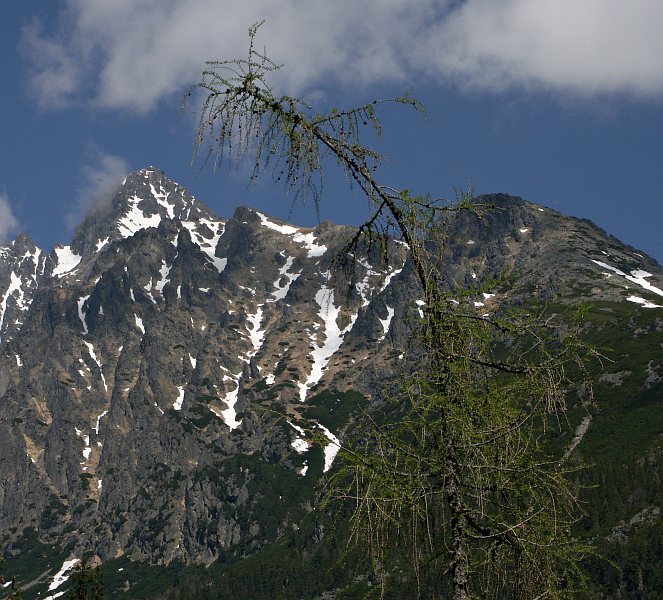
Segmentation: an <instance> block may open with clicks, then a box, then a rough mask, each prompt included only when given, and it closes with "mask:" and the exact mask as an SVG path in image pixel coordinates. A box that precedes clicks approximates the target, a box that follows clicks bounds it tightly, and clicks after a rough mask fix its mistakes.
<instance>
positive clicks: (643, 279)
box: [591, 259, 663, 296]
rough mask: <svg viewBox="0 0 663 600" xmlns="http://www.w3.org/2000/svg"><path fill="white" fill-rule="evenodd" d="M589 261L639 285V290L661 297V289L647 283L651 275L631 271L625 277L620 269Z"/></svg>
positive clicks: (639, 271)
mask: <svg viewBox="0 0 663 600" xmlns="http://www.w3.org/2000/svg"><path fill="white" fill-rule="evenodd" d="M591 261H592V262H593V263H594V264H597V265H598V266H599V267H602V268H603V269H607V270H608V271H612V272H613V273H616V274H617V275H621V276H622V277H624V278H625V279H627V280H628V281H630V282H631V283H635V284H636V285H639V286H640V287H641V288H643V289H645V290H647V291H649V292H653V293H654V294H657V295H659V296H663V290H662V289H660V288H657V287H656V286H653V285H652V284H651V283H649V282H648V281H647V279H648V278H649V277H652V274H651V273H649V272H648V271H643V270H642V269H634V270H633V271H631V274H630V275H627V274H626V273H624V271H621V270H620V269H618V268H616V267H613V266H611V265H609V264H607V263H604V262H601V261H600V260H594V259H591Z"/></svg>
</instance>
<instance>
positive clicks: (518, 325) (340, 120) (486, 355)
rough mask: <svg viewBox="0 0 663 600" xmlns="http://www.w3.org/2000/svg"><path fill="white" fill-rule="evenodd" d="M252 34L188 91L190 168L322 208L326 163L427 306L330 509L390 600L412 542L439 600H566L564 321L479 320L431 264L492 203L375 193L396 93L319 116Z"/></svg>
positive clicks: (570, 554)
mask: <svg viewBox="0 0 663 600" xmlns="http://www.w3.org/2000/svg"><path fill="white" fill-rule="evenodd" d="M259 26H260V25H259V24H258V25H255V26H253V27H252V28H251V29H250V31H249V37H250V45H249V54H248V57H247V58H245V59H238V60H231V61H222V62H210V63H208V69H207V70H205V71H204V72H203V75H202V80H201V81H200V83H198V84H197V85H196V86H194V87H193V88H192V89H191V90H190V91H189V92H188V94H187V96H186V97H185V101H186V98H187V97H188V96H190V95H191V94H193V93H195V92H200V91H202V92H203V93H204V94H205V99H204V101H203V103H202V106H201V112H200V121H199V126H198V132H197V136H196V142H195V148H196V150H195V154H194V158H195V157H196V155H198V154H199V153H202V154H204V164H209V163H210V162H211V163H212V165H213V167H214V168H217V167H218V166H220V165H221V164H222V162H223V161H225V160H228V159H232V160H240V161H241V160H250V161H252V163H253V165H252V167H253V168H252V179H255V178H256V177H257V176H258V175H259V174H260V173H262V172H263V171H265V170H267V171H268V172H271V174H272V175H273V177H274V179H275V180H276V181H281V182H283V183H284V184H285V186H286V189H287V190H289V191H291V192H293V193H294V195H295V198H299V199H301V200H305V199H306V198H308V197H312V198H313V200H314V201H315V202H316V205H317V203H318V201H319V197H320V191H321V186H322V175H323V166H324V164H326V163H325V160H326V158H327V157H331V158H333V159H334V160H335V161H336V163H337V164H338V166H339V168H340V169H341V171H342V172H343V173H345V175H346V176H347V177H348V179H349V180H350V182H351V183H353V184H356V185H358V186H359V187H360V188H361V190H363V192H364V193H365V195H366V197H367V198H368V200H369V201H370V203H371V205H372V207H373V212H372V215H371V217H370V218H369V219H368V220H367V221H366V223H364V224H363V225H362V226H361V227H360V228H359V231H358V233H357V234H356V236H355V237H354V239H353V240H352V241H351V243H350V246H351V247H353V246H355V247H356V246H357V245H358V244H359V243H361V242H363V241H364V240H365V239H366V238H368V240H369V241H373V240H375V239H378V240H382V241H384V239H385V236H386V235H388V234H389V235H393V236H395V237H396V238H397V239H400V240H401V241H402V242H404V243H405V244H407V246H408V247H409V250H410V261H411V266H412V268H413V270H414V273H415V275H416V278H417V280H418V283H419V285H420V289H421V299H422V300H423V304H422V308H421V309H422V312H423V319H422V320H421V325H420V326H419V327H418V329H417V332H416V333H415V335H414V337H413V340H412V344H411V349H410V351H409V352H410V359H411V360H410V361H408V362H409V364H410V365H412V368H411V370H409V371H408V372H406V373H405V374H404V376H403V377H402V378H401V383H399V384H394V386H393V389H391V390H390V392H389V394H388V398H387V407H386V408H385V412H386V413H389V414H392V415H397V416H396V417H395V418H392V420H388V419H383V420H382V421H381V422H380V423H377V422H374V421H371V420H370V419H369V418H367V423H366V424H365V427H364V428H363V429H362V428H359V430H358V433H357V435H356V436H355V442H354V443H350V444H348V446H347V447H346V448H344V452H343V456H344V458H345V464H344V466H343V467H342V468H341V469H340V470H338V471H337V473H336V475H335V476H333V478H332V479H331V481H330V482H329V484H330V487H329V489H330V491H329V492H328V496H327V498H328V500H329V499H330V498H333V499H334V500H335V501H336V500H338V499H341V500H345V501H348V502H351V503H352V504H353V506H354V526H355V528H354V537H355V539H356V541H357V542H359V543H362V544H363V543H364V542H365V541H368V546H367V548H368V550H369V552H370V555H371V557H372V559H373V564H374V567H375V570H376V572H377V573H378V574H380V575H382V582H383V586H382V590H383V592H384V591H385V590H386V589H388V586H389V584H390V573H391V572H392V570H393V569H394V568H395V569H396V570H398V569H399V568H401V567H403V565H404V562H405V561H404V560H403V558H404V557H403V556H402V554H403V553H402V550H399V547H400V548H403V547H405V548H407V552H406V555H407V562H409V563H410V564H411V565H412V566H413V570H414V573H415V575H416V577H417V579H418V580H419V581H422V582H423V581H431V580H433V579H434V580H436V581H437V582H438V584H439V585H436V586H435V589H436V590H438V589H439V590H440V591H439V592H436V593H439V594H440V595H441V597H453V598H454V599H455V600H466V599H470V598H514V599H521V598H522V599H525V598H527V599H531V598H562V597H569V596H570V595H571V594H572V593H573V592H574V590H575V589H577V588H578V587H579V586H580V584H581V583H582V582H581V579H582V577H581V573H580V570H579V568H578V566H577V565H578V562H577V561H578V560H579V559H581V558H582V557H583V556H584V555H585V553H587V552H588V551H589V550H590V549H589V548H585V547H579V546H578V545H576V544H574V543H573V541H572V540H571V537H570V528H571V525H572V524H573V522H574V520H575V519H576V518H577V515H578V504H577V501H576V496H575V494H574V491H573V488H572V486H571V485H570V483H569V478H568V475H569V472H570V470H571V467H570V465H568V464H567V462H566V457H565V456H557V457H555V456H550V455H549V454H548V452H547V451H546V439H547V437H546V436H547V432H548V430H549V428H550V426H551V425H552V426H554V427H556V428H559V427H560V426H562V425H563V424H564V412H565V409H566V406H565V397H566V394H567V392H568V389H569V385H570V384H571V381H570V379H569V373H572V374H573V376H574V377H576V378H577V377H578V376H579V375H578V374H581V375H582V373H584V361H585V359H586V358H587V356H589V355H590V354H591V352H590V351H589V350H587V349H586V348H584V347H583V346H582V345H581V344H580V343H579V342H578V339H577V336H576V335H575V334H574V331H575V330H576V329H574V327H573V326H569V324H564V325H563V326H562V324H561V323H554V322H552V321H551V320H549V319H548V320H544V319H543V315H542V313H538V312H533V311H530V312H513V313H509V312H507V311H502V313H501V314H497V315H493V316H486V315H481V314H479V313H478V312H477V311H476V309H475V307H474V305H473V302H472V301H471V297H470V296H469V295H465V296H459V295H458V293H457V294H455V295H456V296H457V297H459V298H460V300H458V299H456V298H453V297H452V296H451V295H450V294H449V292H448V291H446V290H448V289H449V287H450V286H449V282H446V281H445V280H444V276H443V274H442V270H441V269H440V265H439V262H438V258H437V257H438V256H439V255H440V251H439V250H440V247H441V245H443V244H444V243H445V229H444V214H445V213H446V212H448V211H452V210H475V211H483V210H488V207H481V206H478V205H477V204H476V203H474V202H473V201H472V198H471V195H470V194H464V195H462V196H461V198H460V199H459V200H458V201H456V202H447V201H443V200H434V199H431V198H430V197H428V196H425V197H421V196H417V197H414V196H411V195H410V193H409V192H408V191H407V190H396V189H394V188H391V187H389V186H385V185H381V184H379V183H378V182H377V180H376V178H375V174H376V171H377V169H378V167H379V166H380V163H381V160H382V156H381V155H380V153H378V152H377V151H375V150H373V149H372V148H370V147H368V146H365V145H363V143H362V138H363V136H364V135H365V134H366V132H367V131H368V132H369V133H370V134H371V135H374V134H378V135H379V133H380V121H379V118H378V115H377V108H378V107H379V106H380V104H382V103H384V102H395V103H399V104H404V105H408V106H412V107H414V108H416V109H418V110H421V107H420V106H419V105H418V104H417V103H416V101H414V100H413V99H412V98H410V97H408V96H405V97H401V98H395V99H391V100H378V101H373V102H370V103H368V104H365V105H363V106H360V107H358V108H353V109H347V110H338V109H335V108H334V109H331V110H330V111H327V112H323V113H318V112H314V111H313V110H312V109H311V107H310V106H308V105H307V104H306V103H305V102H304V101H303V100H302V99H301V98H294V97H290V96H276V95H275V94H274V93H273V92H272V89H271V87H270V86H269V84H268V81H267V80H268V78H269V76H270V75H272V74H273V72H274V71H275V70H277V69H278V68H280V67H279V66H278V65H276V64H274V63H273V62H272V61H271V60H270V59H269V58H268V56H267V54H266V52H265V51H262V52H260V51H258V50H256V48H255V44H254V42H255V36H256V33H257V30H258V27H259ZM350 249H352V248H350ZM420 592H421V593H422V594H423V595H424V596H425V597H431V595H432V592H431V591H430V590H421V589H420Z"/></svg>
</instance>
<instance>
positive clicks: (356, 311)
mask: <svg viewBox="0 0 663 600" xmlns="http://www.w3.org/2000/svg"><path fill="white" fill-rule="evenodd" d="M480 201H481V203H482V204H485V205H486V210H485V211H482V212H481V213H480V214H479V215H477V214H473V213H469V212H458V213H449V214H448V215H447V216H446V217H445V219H446V221H447V222H446V231H447V239H446V241H445V242H444V245H443V246H442V247H441V248H440V250H439V252H440V256H441V261H442V264H443V265H444V272H445V275H446V277H447V281H448V284H449V286H450V288H451V289H454V288H456V287H459V286H460V287H470V288H472V287H476V288H477V289H478V288H479V287H480V286H481V285H483V284H484V283H485V282H486V281H487V280H488V279H489V278H491V277H492V278H495V279H497V278H499V277H503V276H504V275H509V276H512V277H511V278H510V277H506V278H504V279H503V280H501V281H498V282H497V283H496V284H495V285H494V286H493V287H492V288H490V289H489V290H488V289H483V288H482V289H481V290H480V291H478V292H477V300H476V301H477V303H480V304H479V305H480V306H483V307H485V310H486V311H491V310H494V309H495V307H496V306H498V305H499V304H501V303H511V304H520V303H528V302H530V301H531V300H532V299H539V300H555V301H558V302H561V303H572V304H573V303H577V302H578V301H582V300H592V301H600V302H611V303H620V305H623V306H628V307H629V308H632V309H633V310H634V311H635V310H641V311H642V310H646V308H647V304H651V305H656V304H661V305H663V291H661V289H663V270H661V267H660V266H659V265H658V264H656V263H655V261H653V260H652V259H650V258H648V257H646V256H643V255H642V254H640V253H638V252H636V251H635V250H633V249H632V248H629V247H628V246H625V245H623V244H621V243H620V242H619V241H618V240H616V239H615V238H612V237H610V236H608V235H606V234H605V233H604V232H603V231H601V230H600V229H598V228H596V227H595V226H594V225H592V224H591V223H589V222H588V221H584V220H578V219H572V218H568V217H564V216H562V215H560V214H559V213H557V212H555V211H552V210H550V209H548V208H544V207H540V206H537V205H534V204H531V203H528V202H525V201H523V200H521V199H518V198H513V197H509V196H506V195H494V196H484V197H482V198H480ZM489 205H490V208H489ZM353 233H354V230H353V229H352V228H349V227H341V226H338V225H334V224H331V223H322V224H320V225H319V226H318V227H317V228H315V229H307V228H299V227H295V226H292V225H289V224H286V223H283V222H281V221H279V220H277V219H273V218H271V217H269V216H267V215H264V214H261V213H259V212H257V211H254V210H251V209H249V208H239V209H237V211H236V212H235V214H234V215H233V216H232V217H231V218H230V219H227V220H223V219H220V218H218V217H217V216H215V215H214V214H213V213H212V212H211V211H210V210H209V209H208V208H207V207H206V206H205V205H204V204H202V203H201V202H199V201H198V200H196V199H195V198H194V197H193V196H192V195H191V194H189V193H188V192H187V191H186V190H185V189H184V188H183V187H181V186H180V185H178V184H176V183H175V182H173V181H171V180H169V179H168V178H167V177H166V176H165V175H164V174H163V173H162V172H161V171H159V170H157V169H144V170H141V171H138V172H136V173H133V174H131V175H129V176H128V177H127V179H126V181H125V183H124V185H123V186H122V187H121V188H119V189H118V190H117V193H116V195H115V196H114V198H113V199H112V201H111V202H110V203H109V204H106V205H105V206H100V207H95V209H94V210H93V211H91V212H90V214H89V215H88V217H87V218H86V219H85V221H84V222H83V224H82V225H81V226H80V227H79V228H78V229H77V230H76V233H75V235H74V238H73V241H72V243H71V245H70V246H65V247H58V248H56V249H55V250H54V251H53V252H52V253H51V254H50V255H46V254H45V253H44V252H43V251H41V250H39V249H38V248H36V247H35V245H34V243H32V241H30V240H29V238H27V237H25V236H20V237H19V238H17V240H16V241H14V242H12V243H11V244H10V245H8V246H5V247H2V248H0V310H1V315H0V318H2V321H1V325H0V334H1V335H2V354H1V360H0V392H2V393H3V396H2V398H1V399H0V480H2V481H3V487H2V489H1V490H0V529H2V530H3V531H13V532H14V534H13V537H20V535H21V532H22V531H23V530H24V528H26V527H33V528H35V529H37V530H38V533H39V536H40V539H41V540H42V541H44V542H47V543H51V544H60V545H65V544H66V543H67V542H68V541H73V542H74V546H73V550H72V553H73V554H74V555H75V556H81V555H82V553H83V552H85V551H92V552H93V553H95V554H96V555H98V556H99V557H100V558H101V559H102V560H106V559H109V558H112V557H117V556H120V555H123V554H124V555H127V556H128V557H130V558H132V559H144V560H148V561H150V562H153V563H169V562H171V561H173V560H175V559H180V560H183V561H194V562H202V563H209V562H211V561H213V560H215V559H216V558H217V557H218V556H219V553H221V552H224V551H233V549H240V550H238V552H239V551H241V552H242V553H244V554H250V553H251V552H254V551H256V550H258V549H260V548H262V547H264V546H265V545H267V544H269V543H271V542H272V541H274V540H275V539H277V537H278V535H279V531H282V529H283V528H284V527H288V526H291V525H292V524H293V523H296V522H297V520H298V519H299V518H300V517H301V516H302V515H303V514H304V513H305V512H306V511H307V510H310V506H309V503H308V500H309V498H310V494H311V491H312V490H313V487H314V485H315V482H316V481H317V479H318V478H319V477H320V475H321V474H322V472H323V471H325V470H326V469H328V468H329V467H330V464H331V462H332V461H333V455H334V453H333V452H332V450H333V448H334V444H333V442H330V444H329V445H328V446H327V447H326V449H324V450H323V448H321V447H320V444H319V443H314V441H313V434H314V433H316V432H317V433H318V434H319V433H323V437H324V436H326V437H327V439H328V440H333V439H335V436H338V437H342V436H343V433H344V431H345V428H346V425H347V423H348V422H349V419H350V418H351V415H352V413H353V411H354V412H356V411H359V410H362V409H363V408H365V407H366V405H367V402H370V401H371V400H372V399H375V398H376V397H377V396H379V394H380V389H381V382H383V381H384V380H385V379H386V377H387V376H388V375H389V374H390V373H392V372H393V371H394V369H398V367H399V364H400V363H399V357H400V356H402V355H401V352H400V350H401V349H402V348H403V347H404V345H405V343H406V341H407V339H408V337H409V335H410V331H411V329H412V325H413V323H415V322H416V318H417V311H416V305H414V304H413V301H414V299H415V298H416V296H417V289H416V285H415V283H414V280H413V278H412V275H411V270H410V268H409V264H408V262H407V254H406V250H405V249H404V248H403V246H402V245H400V244H395V243H390V246H389V252H388V258H387V260H386V261H385V260H384V259H383V258H382V257H381V256H380V254H379V253H378V251H377V250H370V251H369V250H368V249H364V250H362V249H359V250H358V251H357V252H356V253H355V255H354V256H353V257H350V256H348V255H347V252H346V250H345V244H346V243H347V242H348V240H349V239H350V238H351V236H352V234H353ZM652 310H657V309H652ZM656 367H657V366H656V365H653V366H651V365H650V367H649V368H650V372H651V371H652V369H653V370H654V373H655V369H656ZM618 370H623V369H618ZM606 381H609V378H608V379H606ZM270 478H271V479H270ZM288 490H290V492H288ZM292 490H299V491H298V492H297V493H294V492H292ZM288 493H290V496H288V495H287V494H288ZM297 494H300V495H299V496H298V495H297ZM284 497H287V500H283V499H282V498H284ZM277 498H278V499H279V501H278V502H277ZM275 507H277V508H275ZM266 511H267V512H269V514H270V518H269V519H268V520H265V518H264V517H265V514H266ZM10 537H12V536H10Z"/></svg>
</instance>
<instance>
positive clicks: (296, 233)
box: [255, 211, 327, 258]
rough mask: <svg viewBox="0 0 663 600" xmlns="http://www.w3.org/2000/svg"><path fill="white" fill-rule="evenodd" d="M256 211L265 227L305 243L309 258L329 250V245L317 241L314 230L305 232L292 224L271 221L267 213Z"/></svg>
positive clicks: (299, 242)
mask: <svg viewBox="0 0 663 600" xmlns="http://www.w3.org/2000/svg"><path fill="white" fill-rule="evenodd" d="M255 213H256V214H257V215H258V217H260V224H261V225H262V226H263V227H268V228H269V229H273V230H274V231H278V232H279V233H282V234H284V235H289V236H292V240H293V241H294V242H297V243H298V244H303V245H304V246H305V247H306V249H307V250H308V254H307V255H308V257H309V258H316V257H318V256H322V255H323V254H324V253H325V252H327V246H323V245H321V244H317V243H316V237H315V234H314V233H313V232H312V231H311V232H307V233H304V232H303V231H301V230H300V229H298V228H297V227H293V226H292V225H280V224H279V223H274V221H271V220H270V219H269V218H268V217H267V215H264V214H262V213H261V212H258V211H255Z"/></svg>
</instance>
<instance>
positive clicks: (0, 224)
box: [0, 191, 18, 242]
mask: <svg viewBox="0 0 663 600" xmlns="http://www.w3.org/2000/svg"><path fill="white" fill-rule="evenodd" d="M17 228H18V219H17V218H16V217H15V216H14V211H13V210H12V207H11V204H10V202H9V196H8V195H7V193H6V192H2V191H0V242H4V241H5V240H7V239H8V238H9V237H10V236H11V234H13V233H15V232H16V229H17Z"/></svg>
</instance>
